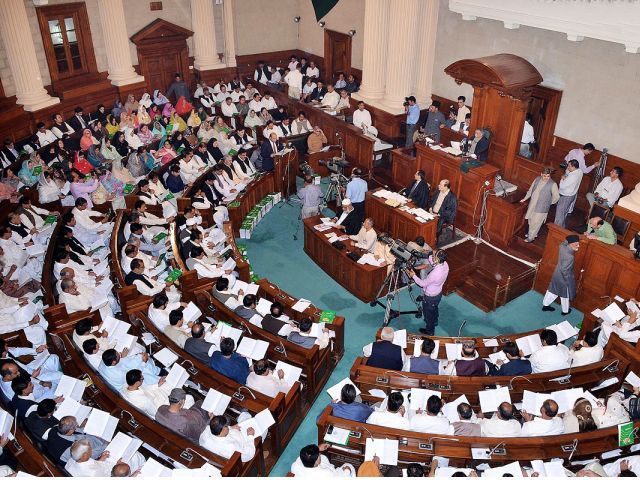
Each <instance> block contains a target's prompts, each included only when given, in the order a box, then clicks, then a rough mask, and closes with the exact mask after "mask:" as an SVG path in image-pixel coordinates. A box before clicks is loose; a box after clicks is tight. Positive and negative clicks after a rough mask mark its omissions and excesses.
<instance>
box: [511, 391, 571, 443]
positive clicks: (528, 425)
mask: <svg viewBox="0 0 640 480" xmlns="http://www.w3.org/2000/svg"><path fill="white" fill-rule="evenodd" d="M522 418H523V419H524V423H523V424H522V432H521V433H520V436H521V437H541V436H544V435H562V434H563V433H564V423H563V421H562V419H561V418H560V417H558V404H557V403H556V402H555V401H554V400H545V401H544V403H543V404H542V407H540V416H534V415H533V414H531V413H529V412H522Z"/></svg>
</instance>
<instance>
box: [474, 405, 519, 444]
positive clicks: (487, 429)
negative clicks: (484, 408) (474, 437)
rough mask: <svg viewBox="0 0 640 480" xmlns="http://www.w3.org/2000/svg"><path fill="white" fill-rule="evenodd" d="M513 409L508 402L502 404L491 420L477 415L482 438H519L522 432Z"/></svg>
mask: <svg viewBox="0 0 640 480" xmlns="http://www.w3.org/2000/svg"><path fill="white" fill-rule="evenodd" d="M514 412H515V408H514V407H513V405H511V404H510V403H508V402H502V403H501V404H500V405H499V406H498V410H497V411H496V412H495V413H494V414H493V416H492V417H491V418H485V417H484V414H482V413H478V418H481V419H482V420H480V432H481V433H482V436H483V437H519V436H520V433H521V431H522V427H521V426H520V422H519V421H518V420H516V418H515V416H514Z"/></svg>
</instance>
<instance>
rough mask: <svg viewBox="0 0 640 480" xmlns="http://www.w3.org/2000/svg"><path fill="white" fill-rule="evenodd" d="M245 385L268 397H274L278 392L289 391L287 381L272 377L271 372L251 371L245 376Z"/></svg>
mask: <svg viewBox="0 0 640 480" xmlns="http://www.w3.org/2000/svg"><path fill="white" fill-rule="evenodd" d="M247 387H249V388H251V389H252V390H257V391H259V392H260V393H264V394H265V395H266V396H268V397H275V396H276V395H278V393H280V392H282V393H287V392H288V391H289V385H287V382H285V381H284V380H281V379H279V378H276V377H274V376H273V374H272V372H269V375H258V374H256V373H254V372H251V373H250V374H249V376H248V377H247Z"/></svg>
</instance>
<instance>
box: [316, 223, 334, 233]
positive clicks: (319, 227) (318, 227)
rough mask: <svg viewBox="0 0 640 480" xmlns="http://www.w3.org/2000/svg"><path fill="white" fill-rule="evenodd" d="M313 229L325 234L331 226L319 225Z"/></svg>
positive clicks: (326, 224)
mask: <svg viewBox="0 0 640 480" xmlns="http://www.w3.org/2000/svg"><path fill="white" fill-rule="evenodd" d="M313 228H315V229H316V230H317V231H319V232H326V231H327V230H331V229H332V228H333V226H332V225H329V224H328V223H321V224H319V225H316V226H314V227H313Z"/></svg>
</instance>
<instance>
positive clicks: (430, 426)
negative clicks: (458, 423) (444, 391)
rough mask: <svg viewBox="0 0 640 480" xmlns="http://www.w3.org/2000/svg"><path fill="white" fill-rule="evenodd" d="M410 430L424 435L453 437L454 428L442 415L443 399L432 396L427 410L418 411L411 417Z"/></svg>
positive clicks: (428, 401)
mask: <svg viewBox="0 0 640 480" xmlns="http://www.w3.org/2000/svg"><path fill="white" fill-rule="evenodd" d="M410 430H412V431H414V432H422V433H434V434H439V435H453V431H454V430H453V426H452V425H451V423H449V419H448V418H447V417H445V416H444V415H442V399H441V398H440V397H438V396H437V395H431V396H430V397H429V399H428V400H427V410H426V412H423V411H422V409H418V410H416V413H415V414H414V415H413V417H411V421H410Z"/></svg>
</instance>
